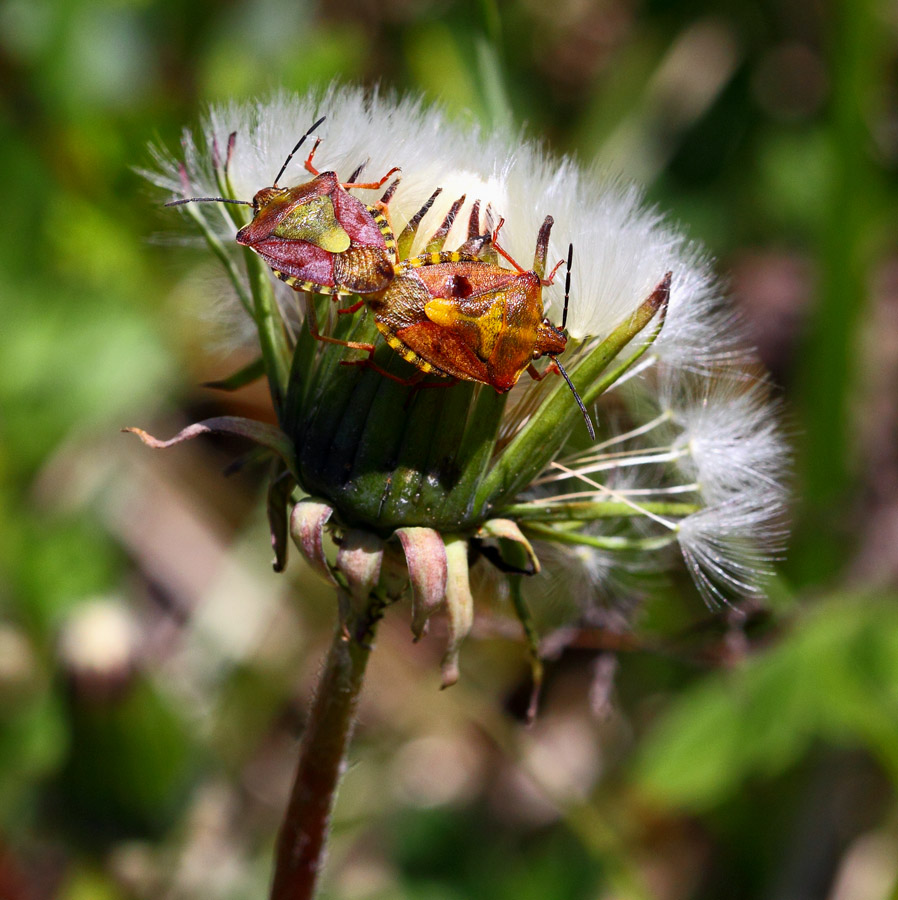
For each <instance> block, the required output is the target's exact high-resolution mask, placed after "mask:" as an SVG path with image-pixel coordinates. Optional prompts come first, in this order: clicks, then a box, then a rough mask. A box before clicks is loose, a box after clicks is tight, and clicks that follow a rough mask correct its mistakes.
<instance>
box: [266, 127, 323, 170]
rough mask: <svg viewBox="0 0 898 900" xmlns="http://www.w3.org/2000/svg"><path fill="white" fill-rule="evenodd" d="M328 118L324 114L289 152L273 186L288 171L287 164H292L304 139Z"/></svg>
mask: <svg viewBox="0 0 898 900" xmlns="http://www.w3.org/2000/svg"><path fill="white" fill-rule="evenodd" d="M326 118H327V116H322V117H321V118H320V119H319V120H318V121H317V122H316V123H315V124H314V125H313V126H312V127H311V128H310V129H309V130H308V131H307V132H306V133H305V134H304V135H303V136H302V137H301V138H300V139H299V140H298V141H297V142H296V146H295V147H294V148H293V149H292V150H291V151H290V152H289V153H288V154H287V158H286V159H285V160H284V164H283V165H282V166H281V171H280V172H278V173H277V177H276V178H275V179H274V184H273V185H272V187H277V186H278V182H279V181H280V180H281V175H283V174H284V172H286V171H287V166H289V165H290V160H291V159H293V155H294V154H295V153H296V151H297V150H299V148H300V147H301V146H302V145H303V141H305V139H306V138H307V137H308V136H309V135H310V134H311V133H312V132H313V131H314V130H315V129H316V128H317V127H318V126H319V125H320V124H321V123H322V122H323V121H324V120H325V119H326Z"/></svg>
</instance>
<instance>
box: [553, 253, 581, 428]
mask: <svg viewBox="0 0 898 900" xmlns="http://www.w3.org/2000/svg"><path fill="white" fill-rule="evenodd" d="M573 261H574V245H573V244H568V247H567V271H566V272H565V274H564V312H563V313H562V314H561V330H562V331H564V329H565V328H566V327H567V304H568V300H570V297H571V263H572V262H573ZM556 362H557V360H556ZM565 377H567V376H565ZM568 384H570V381H569V382H568ZM574 396H575V397H576V396H577V392H576V391H574ZM577 399H578V400H579V399H580V398H579V397H577ZM580 407H581V409H582V407H583V404H582V403H581V404H580ZM586 421H587V422H588V421H589V419H588V418H587V420H586Z"/></svg>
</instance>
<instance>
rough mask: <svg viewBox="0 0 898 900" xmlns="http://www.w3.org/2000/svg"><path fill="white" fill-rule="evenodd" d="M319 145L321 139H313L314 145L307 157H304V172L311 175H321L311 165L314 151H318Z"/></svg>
mask: <svg viewBox="0 0 898 900" xmlns="http://www.w3.org/2000/svg"><path fill="white" fill-rule="evenodd" d="M320 143H321V138H315V144H314V146H313V147H312V149H311V150H310V151H309V155H308V156H307V157H306V161H305V167H306V171H307V172H308V173H309V174H311V175H320V174H321V172H319V171H318V169H316V168H315V166H314V164H313V163H312V160H313V159H314V157H315V151H316V150H317V149H318V145H319V144H320Z"/></svg>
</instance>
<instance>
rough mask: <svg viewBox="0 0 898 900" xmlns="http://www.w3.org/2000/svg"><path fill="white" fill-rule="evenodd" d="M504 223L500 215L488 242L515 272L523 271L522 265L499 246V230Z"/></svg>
mask: <svg viewBox="0 0 898 900" xmlns="http://www.w3.org/2000/svg"><path fill="white" fill-rule="evenodd" d="M504 224H505V219H504V218H502V217H500V218H499V223H498V224H497V225H496V227H495V228H494V229H493V236H492V239H491V241H490V243H491V244H492V246H493V249H494V250H495V251H496V252H497V253H498V254H499V255H500V256H502V257H503V258H504V259H506V260H507V261H508V262H510V263H511V264H512V265H513V266H514V268H515V271H516V272H521V273H523V271H524V269H523V267H522V266H521V265H520V264H519V263H518V262H516V261H515V259H514V257H512V256H511V255H510V254H509V253H508V251H507V250H506V249H505V248H504V247H503V246H501V244H500V243H499V232H500V231H501V230H502V226H503V225H504ZM543 270H545V266H543ZM537 274H539V273H537Z"/></svg>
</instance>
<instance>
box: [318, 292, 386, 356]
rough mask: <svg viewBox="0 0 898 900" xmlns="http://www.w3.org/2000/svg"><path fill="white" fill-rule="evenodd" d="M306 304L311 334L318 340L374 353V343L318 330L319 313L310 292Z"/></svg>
mask: <svg viewBox="0 0 898 900" xmlns="http://www.w3.org/2000/svg"><path fill="white" fill-rule="evenodd" d="M363 302H364V301H363ZM305 306H306V324H307V325H308V326H309V334H310V335H311V336H312V337H313V338H315V340H316V341H321V342H322V343H323V344H337V345H338V346H340V347H349V349H350V350H364V351H365V352H366V353H368V355H369V356H370V355H372V354H373V353H374V344H368V343H363V342H362V341H344V340H341V339H340V338H335V337H331V336H330V335H327V334H322V333H321V332H320V331H319V330H318V314H317V313H316V312H315V303H314V301H313V300H312V298H311V297H309V295H308V294H306V295H305ZM343 311H344V310H340V312H343ZM354 311H355V310H353V312H354Z"/></svg>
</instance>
